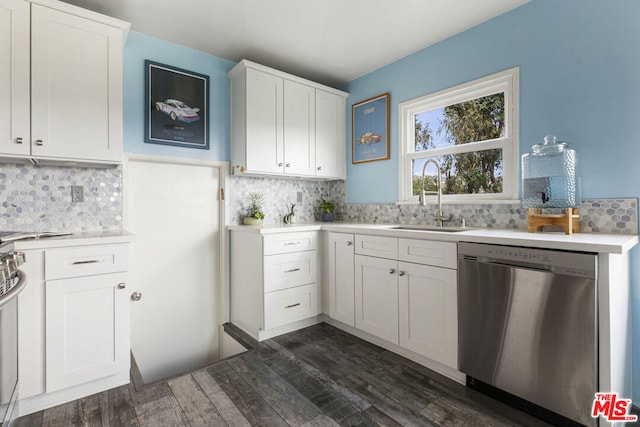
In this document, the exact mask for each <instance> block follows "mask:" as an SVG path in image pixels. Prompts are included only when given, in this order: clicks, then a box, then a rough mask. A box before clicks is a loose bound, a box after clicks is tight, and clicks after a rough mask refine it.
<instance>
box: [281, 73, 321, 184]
mask: <svg viewBox="0 0 640 427" xmlns="http://www.w3.org/2000/svg"><path fill="white" fill-rule="evenodd" d="M315 97H316V95H315V89H314V88H312V87H310V86H306V85H303V84H300V83H296V82H292V81H290V80H284V162H285V168H284V173H286V174H291V175H315V168H316V133H315V127H316V124H315V123H316V119H315V117H316V103H315Z"/></svg>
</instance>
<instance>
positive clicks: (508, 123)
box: [398, 67, 520, 203]
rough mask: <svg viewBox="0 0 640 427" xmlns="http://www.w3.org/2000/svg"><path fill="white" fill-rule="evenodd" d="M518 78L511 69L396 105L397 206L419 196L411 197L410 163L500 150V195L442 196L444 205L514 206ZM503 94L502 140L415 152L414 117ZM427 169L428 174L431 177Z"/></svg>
mask: <svg viewBox="0 0 640 427" xmlns="http://www.w3.org/2000/svg"><path fill="white" fill-rule="evenodd" d="M519 74H520V68H519V67H514V68H510V69H508V70H504V71H501V72H499V73H495V74H491V75H489V76H486V77H482V78H480V79H476V80H473V81H470V82H467V83H463V84H461V85H457V86H454V87H451V88H447V89H444V90H441V91H438V92H435V93H431V94H427V95H424V96H421V97H418V98H414V99H410V100H408V101H405V102H402V103H400V104H398V131H399V138H398V141H399V146H400V155H399V156H398V157H399V160H398V161H399V172H398V173H399V176H398V178H399V179H398V181H399V188H398V203H417V202H418V196H414V195H413V194H412V193H413V176H412V172H413V168H412V161H413V160H414V159H420V158H430V157H438V156H442V155H447V154H459V153H467V152H473V151H481V150H488V149H492V148H501V149H502V176H503V178H502V193H484V194H443V195H442V200H443V201H444V202H446V203H492V202H493V203H496V202H497V203H516V202H519V200H518V191H519V181H520V176H519V174H520V151H519V141H518V139H519V138H518V136H519V126H518V125H519V116H520V113H519V104H520V103H519ZM499 92H504V103H505V128H506V131H505V136H504V137H503V138H497V139H490V140H485V141H480V142H471V143H467V144H461V145H453V146H450V147H442V148H434V149H430V150H425V151H417V152H416V151H415V116H416V115H418V114H420V113H424V112H427V111H432V110H435V109H439V108H444V107H446V106H448V105H454V104H458V103H461V102H465V101H470V100H473V99H476V98H481V97H483V96H488V95H493V94H496V93H499ZM431 169H432V168H430V167H427V173H429V172H431V173H430V174H433V171H432V170H431ZM435 199H436V196H433V195H427V196H426V200H427V202H433V201H435Z"/></svg>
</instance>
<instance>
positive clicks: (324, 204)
mask: <svg viewBox="0 0 640 427" xmlns="http://www.w3.org/2000/svg"><path fill="white" fill-rule="evenodd" d="M320 210H321V211H322V212H323V213H327V214H332V213H334V212H335V210H336V207H335V205H334V204H333V203H331V202H330V201H328V200H327V199H325V198H324V197H321V198H320Z"/></svg>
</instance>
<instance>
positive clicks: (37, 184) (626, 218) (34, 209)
mask: <svg viewBox="0 0 640 427" xmlns="http://www.w3.org/2000/svg"><path fill="white" fill-rule="evenodd" d="M72 185H82V186H84V200H85V201H84V202H80V203H72V202H71V186H72ZM251 192H259V193H262V194H263V195H264V213H265V215H266V218H265V223H266V224H280V223H282V218H283V217H284V215H285V214H287V213H288V210H289V207H290V206H291V204H293V203H295V204H296V208H295V213H296V215H295V222H297V223H306V222H314V221H320V209H319V206H320V198H321V197H324V198H325V199H327V200H330V201H331V202H333V203H334V204H335V205H336V220H337V221H345V222H364V223H381V224H382V223H401V224H434V215H435V208H434V206H427V207H421V206H419V205H417V204H395V203H375V204H347V203H346V202H345V201H346V188H345V183H344V181H308V180H292V179H282V178H268V177H247V176H229V179H228V186H227V189H226V194H227V195H228V200H229V208H228V212H227V215H228V223H229V224H240V223H242V218H243V216H244V215H245V213H246V211H247V206H248V201H247V195H248V194H249V193H251ZM298 195H300V196H301V200H302V201H301V202H298V201H297V200H298ZM0 203H1V207H0V231H72V232H74V231H97V230H117V229H120V228H122V216H123V207H122V167H113V168H81V167H59V166H39V167H36V166H33V165H29V164H6V163H4V164H0ZM580 208H581V209H580V226H581V231H582V232H585V233H592V232H593V233H598V232H599V233H611V234H637V233H638V200H637V199H635V198H628V199H597V200H584V201H583V202H582V204H581V206H580ZM443 210H444V211H445V214H447V215H451V216H452V222H453V223H454V224H459V223H460V220H461V219H463V218H464V220H465V222H466V225H467V227H473V228H496V229H519V230H526V229H527V210H526V209H525V208H523V207H522V206H520V205H519V204H518V205H515V204H445V205H444V209H443Z"/></svg>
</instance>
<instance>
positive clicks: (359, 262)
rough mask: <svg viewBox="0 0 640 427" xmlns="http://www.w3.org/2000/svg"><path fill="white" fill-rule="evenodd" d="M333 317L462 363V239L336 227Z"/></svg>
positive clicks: (331, 237)
mask: <svg viewBox="0 0 640 427" xmlns="http://www.w3.org/2000/svg"><path fill="white" fill-rule="evenodd" d="M325 241H326V242H327V245H328V248H327V250H326V251H325V252H324V253H325V256H327V257H328V260H327V261H326V262H325V266H326V267H325V268H326V272H325V275H326V276H327V277H326V279H325V285H326V286H329V292H328V298H329V317H331V318H332V319H334V320H337V321H339V322H340V323H342V324H345V325H348V326H351V327H355V328H356V329H358V330H361V331H364V332H366V333H368V334H370V335H373V336H375V337H377V338H380V339H382V340H384V341H386V342H388V343H391V344H393V345H396V346H398V347H399V348H400V349H406V350H409V351H410V352H412V353H415V354H416V355H419V356H420V357H423V358H428V359H430V360H433V361H436V362H438V363H439V364H441V365H444V366H447V367H450V368H453V369H457V367H458V309H457V304H458V301H457V270H456V265H457V259H456V254H457V250H456V246H457V245H456V243H454V242H440V241H430V240H421V239H405V238H395V237H386V236H369V235H358V234H356V235H353V234H347V233H336V232H330V233H329V234H328V236H327V238H326V240H325Z"/></svg>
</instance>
